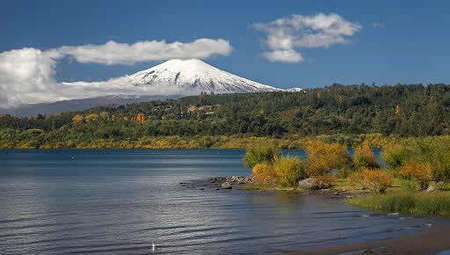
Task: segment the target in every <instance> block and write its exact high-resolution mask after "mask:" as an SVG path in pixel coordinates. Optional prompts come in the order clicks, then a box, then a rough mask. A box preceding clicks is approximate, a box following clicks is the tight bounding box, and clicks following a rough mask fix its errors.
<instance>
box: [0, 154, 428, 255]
mask: <svg viewBox="0 0 450 255" xmlns="http://www.w3.org/2000/svg"><path fill="white" fill-rule="evenodd" d="M242 153H243V152H242V151H238V150H191V151H184V150H181V151H173V150H161V151H148V150H125V151H0V254H153V251H152V243H155V244H156V250H155V252H154V253H160V254H169V253H172V254H261V253H274V254H277V253H280V252H283V251H290V250H296V249H303V248H306V247H317V246H324V245H336V244H345V243H351V242H360V241H367V240H374V239H381V238H391V237H394V236H398V235H402V234H406V233H413V232H415V231H420V230H421V229H423V228H424V227H425V225H426V224H428V223H432V222H433V220H432V219H429V218H411V217H400V216H388V215H385V214H371V213H368V212H365V211H362V210H360V209H358V208H356V207H352V206H349V205H346V204H344V203H343V202H342V201H341V200H337V199H330V198H326V197H321V196H304V195H298V194H292V193H280V192H248V191H242V190H238V189H233V190H215V189H214V188H206V189H204V190H200V189H199V188H197V187H196V188H193V187H190V186H187V187H186V186H182V185H180V184H179V183H180V182H186V181H190V180H199V179H204V178H206V177H210V176H225V175H247V174H249V171H248V170H247V169H245V168H244V167H243V166H242V161H241V157H242ZM294 153H300V154H301V152H298V151H297V152H294Z"/></svg>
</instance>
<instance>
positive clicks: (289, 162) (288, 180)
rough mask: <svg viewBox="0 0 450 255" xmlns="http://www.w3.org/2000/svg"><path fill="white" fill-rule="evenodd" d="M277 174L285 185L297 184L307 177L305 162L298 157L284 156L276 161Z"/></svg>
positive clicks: (280, 181)
mask: <svg viewBox="0 0 450 255" xmlns="http://www.w3.org/2000/svg"><path fill="white" fill-rule="evenodd" d="M274 170H275V174H276V176H277V177H278V181H279V183H280V184H281V185H283V186H295V185H297V183H298V181H299V180H301V179H304V178H305V177H306V172H305V167H304V164H303V162H302V161H301V160H300V159H299V158H296V157H282V158H280V159H278V160H277V161H275V163H274Z"/></svg>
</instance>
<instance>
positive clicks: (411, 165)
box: [399, 161, 432, 190]
mask: <svg viewBox="0 0 450 255" xmlns="http://www.w3.org/2000/svg"><path fill="white" fill-rule="evenodd" d="M399 175H400V176H401V177H403V178H405V179H408V180H415V181H417V182H418V183H419V184H420V188H421V189H422V190H424V189H426V188H428V184H429V182H430V181H431V177H432V170H431V164H430V163H427V162H426V163H420V162H414V161H409V162H406V163H405V164H404V165H403V166H402V167H401V168H400V171H399Z"/></svg>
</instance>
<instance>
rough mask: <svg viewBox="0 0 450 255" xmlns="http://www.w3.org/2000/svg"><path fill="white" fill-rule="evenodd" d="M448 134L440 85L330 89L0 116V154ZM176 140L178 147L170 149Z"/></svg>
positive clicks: (444, 90)
mask: <svg viewBox="0 0 450 255" xmlns="http://www.w3.org/2000/svg"><path fill="white" fill-rule="evenodd" d="M449 133H450V85H447V84H431V85H427V86H424V85H420V84H419V85H395V86H375V85H364V84H362V85H339V84H334V85H332V86H329V87H324V88H313V89H305V90H304V91H301V92H267V93H246V94H217V95H214V94H202V95H199V96H190V97H184V98H179V99H170V100H163V101H150V102H145V103H136V104H129V105H124V106H117V107H96V108H92V109H89V110H86V111H81V112H62V113H59V114H55V115H37V116H32V117H22V118H19V117H14V116H10V115H3V116H0V148H26V149H32V148H44V149H51V148H165V147H171V148H172V147H183V148H191V147H192V148H194V147H214V144H215V143H217V142H218V140H220V141H222V142H223V140H227V139H228V138H230V137H232V138H235V139H238V138H248V137H259V138H267V139H291V138H292V137H297V138H298V137H316V136H361V135H369V134H377V135H379V136H383V137H387V136H392V137H424V136H440V135H448V134H449ZM174 139H175V140H177V141H174ZM180 140H182V141H183V143H184V145H179V146H177V145H173V146H171V145H170V144H171V143H172V144H173V143H179V141H180ZM155 143H159V145H158V144H155ZM186 143H187V144H186ZM189 143H190V144H191V145H189ZM192 143H194V144H192Z"/></svg>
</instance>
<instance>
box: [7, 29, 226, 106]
mask: <svg viewBox="0 0 450 255" xmlns="http://www.w3.org/2000/svg"><path fill="white" fill-rule="evenodd" d="M231 50H232V47H231V45H230V43H229V42H228V41H226V40H223V39H205V38H203V39H198V40H195V41H193V42H189V43H182V42H173V43H166V42H165V41H142V42H137V43H134V44H131V45H129V44H126V43H117V42H114V41H109V42H107V43H106V44H103V45H82V46H75V47H73V46H63V47H60V48H56V49H49V50H45V51H44V50H39V49H35V48H23V49H16V50H10V51H4V52H0V108H11V107H15V106H19V105H21V104H33V103H43V102H53V101H58V100H67V99H76V98H88V97H96V96H106V95H116V94H139V93H142V94H157V93H163V92H162V91H151V89H149V88H138V87H135V86H131V85H128V86H127V85H123V84H122V85H120V86H119V85H115V86H106V84H107V83H103V82H97V83H95V82H94V83H90V82H78V83H77V82H75V83H58V82H56V80H55V67H56V65H57V61H58V59H61V58H63V57H65V56H71V57H73V58H74V59H75V60H76V61H78V62H80V63H99V64H107V65H112V64H133V63H137V62H145V61H150V60H167V59H172V58H201V59H204V58H208V57H210V56H212V55H216V54H217V55H229V54H230V52H231ZM173 93H175V91H173Z"/></svg>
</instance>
